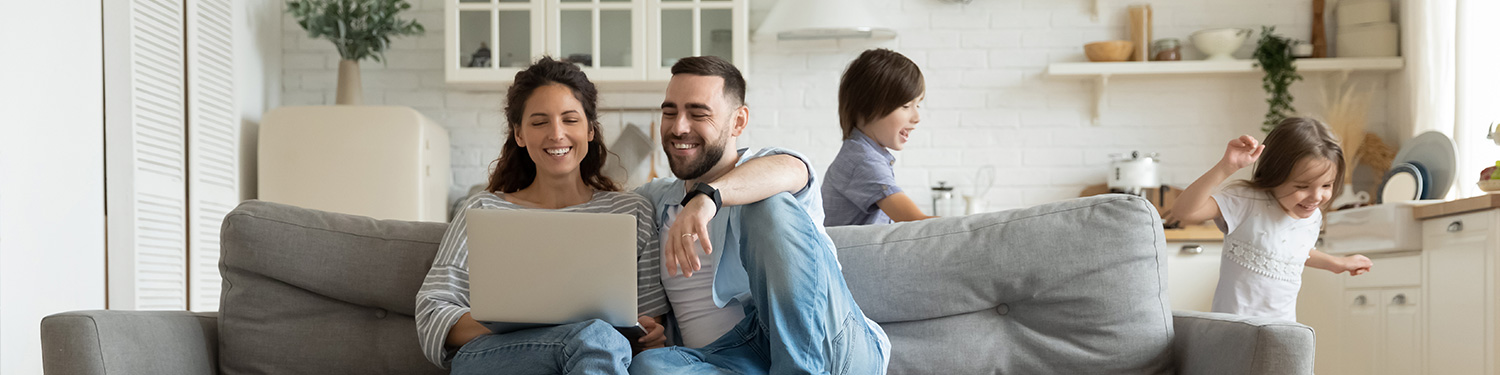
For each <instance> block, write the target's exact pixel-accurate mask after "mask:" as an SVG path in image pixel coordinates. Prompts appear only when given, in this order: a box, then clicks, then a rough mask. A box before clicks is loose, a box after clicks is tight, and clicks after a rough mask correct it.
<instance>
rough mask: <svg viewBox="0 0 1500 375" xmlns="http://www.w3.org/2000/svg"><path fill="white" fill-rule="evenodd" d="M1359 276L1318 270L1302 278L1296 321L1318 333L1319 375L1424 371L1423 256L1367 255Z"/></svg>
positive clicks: (1406, 253)
mask: <svg viewBox="0 0 1500 375" xmlns="http://www.w3.org/2000/svg"><path fill="white" fill-rule="evenodd" d="M1365 255H1366V256H1368V257H1370V259H1371V260H1373V261H1374V262H1375V267H1373V268H1371V270H1370V272H1367V273H1365V274H1363V275H1360V276H1349V274H1347V273H1345V274H1334V273H1331V272H1328V271H1325V270H1321V269H1317V268H1306V269H1304V271H1303V273H1302V290H1301V292H1300V293H1299V294H1298V296H1297V320H1298V322H1300V323H1302V324H1306V325H1308V326H1310V327H1313V329H1314V330H1316V331H1317V333H1318V341H1317V344H1316V345H1317V346H1316V353H1317V360H1316V362H1314V371H1315V372H1316V373H1318V374H1415V373H1420V369H1421V366H1422V358H1423V357H1422V355H1421V354H1422V351H1421V350H1420V348H1419V346H1420V345H1421V343H1422V324H1423V320H1422V319H1423V314H1422V307H1423V305H1424V304H1423V301H1422V299H1423V298H1422V297H1423V292H1422V274H1423V270H1422V256H1421V253H1420V252H1414V251H1402V252H1387V253H1378V252H1377V253H1368V254H1365Z"/></svg>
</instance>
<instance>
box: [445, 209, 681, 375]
mask: <svg viewBox="0 0 1500 375" xmlns="http://www.w3.org/2000/svg"><path fill="white" fill-rule="evenodd" d="M464 208H465V209H468V208H484V209H500V210H532V209H534V208H528V207H523V206H519V205H516V204H515V203H511V202H509V201H506V200H505V199H503V198H501V197H500V196H498V195H495V194H492V193H489V192H481V193H479V194H475V195H474V196H473V197H470V198H469V200H468V201H467V202H466V203H464ZM546 211H557V212H592V213H614V214H630V215H635V218H636V249H637V252H636V253H637V256H636V278H637V279H636V285H637V286H636V294H637V298H638V304H639V305H638V309H639V313H640V315H645V316H660V315H663V314H666V313H667V311H668V310H669V307H668V305H667V298H666V294H665V293H664V292H663V291H662V285H661V277H660V273H661V271H660V270H659V269H657V265H658V264H659V263H661V247H660V246H658V245H657V238H656V231H655V226H656V223H655V221H654V220H655V219H654V218H653V215H654V212H653V211H652V208H651V205H650V204H649V203H647V201H646V199H645V198H643V197H641V196H640V195H637V194H634V193H628V192H612V191H596V192H594V196H593V198H590V199H589V201H588V202H585V203H583V204H579V205H576V206H570V207H564V208H561V209H556V210H546ZM464 223H465V221H464V211H463V210H460V211H458V212H457V213H456V214H455V215H454V216H453V222H452V223H450V224H448V232H447V233H446V234H444V235H443V242H442V244H441V245H439V247H438V252H437V256H436V257H435V258H434V259H433V260H432V269H431V270H428V271H427V278H426V279H425V280H423V282H422V289H421V290H418V291H417V316H416V319H417V337H418V339H419V340H421V344H422V353H423V354H424V355H426V356H427V360H428V361H431V362H432V363H433V364H436V365H438V366H440V367H443V368H448V364H449V363H450V362H452V360H453V354H454V352H455V350H449V349H447V348H444V343H445V342H446V341H447V338H448V330H449V329H451V328H453V325H454V324H455V323H457V322H458V318H459V317H460V316H463V315H464V314H465V313H468V312H469V265H468V259H469V245H468V236H467V235H466V233H465V231H464V226H465V224H464ZM454 349H456V348H454Z"/></svg>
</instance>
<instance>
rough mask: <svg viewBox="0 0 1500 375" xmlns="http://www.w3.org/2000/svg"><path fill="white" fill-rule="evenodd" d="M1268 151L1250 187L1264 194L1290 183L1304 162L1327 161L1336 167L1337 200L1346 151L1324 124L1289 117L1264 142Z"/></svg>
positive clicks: (1302, 118) (1262, 153)
mask: <svg viewBox="0 0 1500 375" xmlns="http://www.w3.org/2000/svg"><path fill="white" fill-rule="evenodd" d="M1263 143H1264V144H1265V145H1266V149H1265V150H1264V151H1262V152H1261V154H1260V160H1259V161H1257V162H1256V163H1255V172H1254V173H1253V174H1251V176H1250V181H1249V185H1250V187H1251V188H1254V189H1256V190H1261V191H1270V190H1271V189H1273V188H1275V187H1277V186H1281V184H1283V183H1286V180H1287V179H1288V178H1291V176H1292V173H1293V170H1292V169H1293V168H1295V167H1296V165H1297V162H1298V161H1300V160H1302V159H1303V158H1309V157H1311V158H1319V159H1327V160H1328V161H1331V162H1333V163H1334V166H1335V170H1334V173H1335V174H1334V178H1333V196H1335V197H1337V196H1338V195H1339V193H1340V190H1342V189H1343V186H1344V168H1345V167H1346V166H1345V165H1344V148H1343V147H1340V146H1339V139H1338V137H1336V136H1334V135H1333V130H1331V129H1329V128H1328V125H1325V124H1323V122H1322V121H1318V120H1314V119H1311V118H1306V117H1288V118H1287V119H1285V120H1281V123H1278V124H1276V127H1274V128H1271V133H1270V134H1267V135H1266V141H1265V142H1263Z"/></svg>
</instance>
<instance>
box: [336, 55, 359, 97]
mask: <svg viewBox="0 0 1500 375" xmlns="http://www.w3.org/2000/svg"><path fill="white" fill-rule="evenodd" d="M363 92H364V89H362V88H361V87H360V84H359V62H358V61H354V60H339V87H338V97H337V98H336V99H334V104H338V105H359V104H360V102H361V101H363V97H362V95H363Z"/></svg>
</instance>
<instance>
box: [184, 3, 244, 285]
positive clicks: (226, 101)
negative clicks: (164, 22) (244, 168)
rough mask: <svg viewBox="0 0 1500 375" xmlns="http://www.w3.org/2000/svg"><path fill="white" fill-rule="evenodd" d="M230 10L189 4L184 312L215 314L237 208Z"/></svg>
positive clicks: (218, 5) (236, 130) (236, 128)
mask: <svg viewBox="0 0 1500 375" xmlns="http://www.w3.org/2000/svg"><path fill="white" fill-rule="evenodd" d="M231 6H233V4H232V2H231V1H230V0H190V1H188V8H187V11H188V13H187V14H188V17H187V30H188V32H187V42H188V43H187V69H188V109H187V113H188V127H187V129H188V138H187V141H188V142H187V149H188V158H187V165H188V190H187V197H188V205H187V212H189V213H190V214H189V215H188V220H187V222H188V225H189V228H188V252H187V254H188V257H187V259H188V265H187V272H188V284H187V285H188V288H189V290H188V308H189V309H191V310H193V311H214V310H218V309H219V291H220V289H221V288H222V284H223V281H222V279H220V278H219V224H220V223H222V222H223V221H224V214H226V213H229V210H231V209H234V206H235V204H236V203H238V202H239V195H240V192H239V184H240V182H239V152H238V151H237V148H238V147H239V124H238V122H239V116H238V114H239V112H238V110H239V108H237V106H236V105H235V98H234V93H235V90H234V44H233V40H234V35H233V26H234V23H233V22H234V19H233V18H232V9H231Z"/></svg>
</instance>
